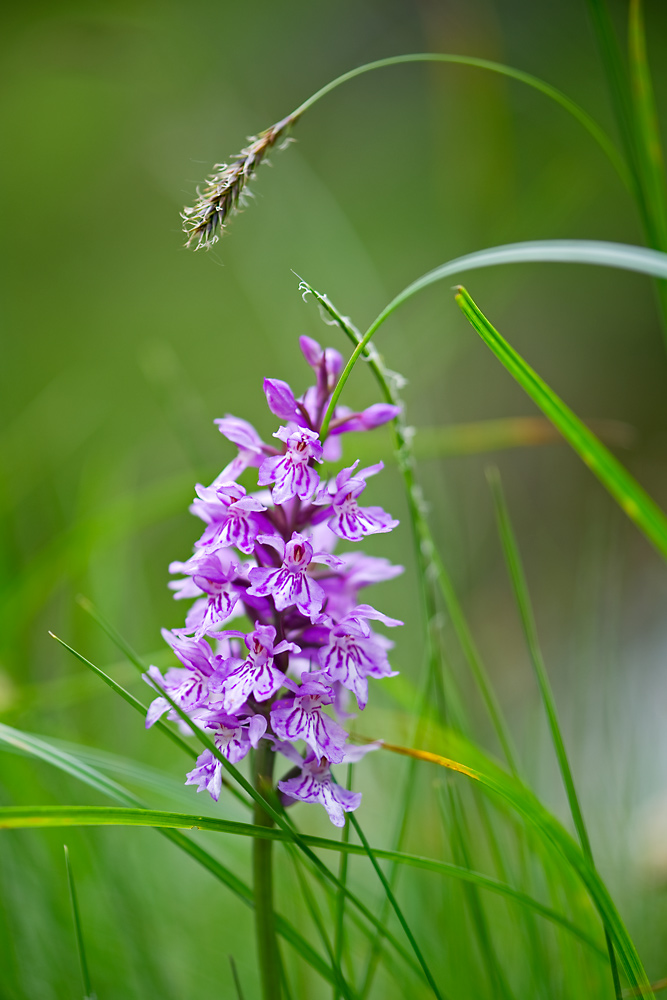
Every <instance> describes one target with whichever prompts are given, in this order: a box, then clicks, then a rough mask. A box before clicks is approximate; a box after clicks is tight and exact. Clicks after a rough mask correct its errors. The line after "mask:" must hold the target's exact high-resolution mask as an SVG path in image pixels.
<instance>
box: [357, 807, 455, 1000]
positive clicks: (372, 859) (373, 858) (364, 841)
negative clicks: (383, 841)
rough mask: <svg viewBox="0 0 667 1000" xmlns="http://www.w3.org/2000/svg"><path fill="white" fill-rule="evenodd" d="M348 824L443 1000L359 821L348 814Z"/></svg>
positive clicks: (436, 992) (433, 986) (420, 961)
mask: <svg viewBox="0 0 667 1000" xmlns="http://www.w3.org/2000/svg"><path fill="white" fill-rule="evenodd" d="M350 822H351V824H352V826H353V827H354V829H355V830H356V833H357V836H358V837H359V840H360V841H361V843H362V844H363V846H364V850H365V851H366V854H367V855H368V857H369V858H370V862H371V864H372V865H373V868H374V869H375V873H376V875H377V877H378V878H379V879H380V882H381V883H382V888H383V889H384V891H385V894H386V896H387V899H388V900H389V904H390V906H391V908H392V910H393V911H394V913H395V914H396V916H397V918H398V922H399V923H400V925H401V927H402V928H403V931H404V932H405V936H406V938H407V939H408V941H409V942H410V947H411V948H412V950H413V951H414V953H415V955H416V956H417V961H418V962H419V964H420V965H421V967H422V969H423V971H424V975H425V976H426V979H427V980H428V984H429V986H430V987H431V989H432V990H433V994H434V995H435V996H436V997H438V1000H444V994H442V993H441V992H440V990H439V988H438V984H437V983H436V981H435V979H434V978H433V974H432V972H431V970H430V969H429V967H428V964H427V962H426V959H425V958H424V955H423V953H422V950H421V948H420V947H419V945H418V943H417V939H416V937H415V936H414V934H413V933H412V931H411V930H410V925H409V924H408V922H407V920H406V919H405V916H404V914H403V911H402V910H401V907H400V906H399V903H398V900H397V899H396V897H395V895H394V893H393V892H392V889H391V886H390V885H389V882H388V881H387V876H386V875H385V873H384V872H383V871H382V869H381V868H380V865H379V864H378V860H377V858H376V856H375V852H374V851H373V848H372V847H371V845H370V844H369V843H368V840H367V839H366V835H365V833H364V832H363V830H362V829H361V826H360V824H359V821H358V819H357V817H356V816H355V815H354V813H350Z"/></svg>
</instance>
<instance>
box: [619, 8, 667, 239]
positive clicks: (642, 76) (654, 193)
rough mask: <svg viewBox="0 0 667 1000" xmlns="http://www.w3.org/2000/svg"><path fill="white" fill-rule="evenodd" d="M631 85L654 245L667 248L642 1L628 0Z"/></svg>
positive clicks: (662, 172)
mask: <svg viewBox="0 0 667 1000" xmlns="http://www.w3.org/2000/svg"><path fill="white" fill-rule="evenodd" d="M628 52H629V57H630V59H629V67H630V85H631V94H632V106H633V110H634V124H635V135H636V145H637V152H638V158H639V163H640V167H641V171H642V175H643V185H642V186H643V188H644V192H645V200H646V203H647V210H648V212H649V214H650V217H651V222H652V226H653V228H654V230H655V237H656V246H658V247H660V249H661V250H667V205H666V203H665V165H664V160H663V155H662V146H661V142H660V129H659V126H658V116H657V113H656V109H655V98H654V95H653V84H652V82H651V71H650V69H649V65H648V58H647V55H646V32H645V30H644V13H643V5H642V0H630V9H629V20H628Z"/></svg>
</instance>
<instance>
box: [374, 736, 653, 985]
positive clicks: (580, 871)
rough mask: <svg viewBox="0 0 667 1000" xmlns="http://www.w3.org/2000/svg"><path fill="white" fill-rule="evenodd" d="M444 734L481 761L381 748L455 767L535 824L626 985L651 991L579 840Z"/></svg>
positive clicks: (455, 748)
mask: <svg viewBox="0 0 667 1000" xmlns="http://www.w3.org/2000/svg"><path fill="white" fill-rule="evenodd" d="M447 739H448V742H449V744H450V745H451V748H452V751H451V752H453V753H455V754H456V755H457V756H460V755H461V753H462V752H463V753H466V752H467V753H468V754H470V755H471V756H473V758H476V759H478V760H479V761H481V766H475V767H474V768H473V767H471V766H469V765H467V764H462V763H459V762H458V761H457V760H455V759H453V758H450V757H444V756H442V755H441V754H436V753H431V752H430V751H425V750H416V749H413V748H412V747H400V746H394V745H392V744H388V743H384V744H383V747H382V749H384V750H389V751H390V752H393V753H399V754H403V755H404V756H408V757H414V758H416V759H417V760H423V761H429V762H431V763H433V764H437V765H439V766H440V767H446V768H448V769H449V770H452V771H457V772H458V773H460V774H464V775H465V776H466V777H468V778H470V779H472V780H473V781H476V782H479V784H480V786H481V787H483V788H485V789H487V790H489V791H491V792H493V793H494V794H496V795H498V796H500V797H501V798H502V799H504V800H505V801H506V802H508V803H509V804H510V805H511V806H512V807H513V808H514V809H515V810H516V811H517V812H518V813H519V814H520V815H521V816H523V818H524V819H525V820H526V821H527V822H528V823H530V824H531V826H533V827H534V828H535V830H536V831H537V832H538V833H539V835H540V837H541V838H542V839H543V840H544V841H547V842H549V843H550V844H551V845H552V846H553V847H554V848H555V849H556V850H557V852H558V853H559V854H560V855H561V857H563V858H564V859H565V861H567V863H568V864H569V865H570V867H571V868H572V869H573V870H574V871H575V872H576V873H577V875H578V876H579V878H580V879H581V881H582V882H583V884H584V885H585V887H586V889H587V891H588V894H589V896H590V898H591V900H592V902H593V904H594V905H595V908H596V909H597V911H598V913H599V915H600V918H601V920H602V923H603V926H604V927H606V929H607V930H608V932H609V934H610V936H611V938H612V940H613V942H614V947H615V948H616V951H617V953H618V956H619V958H620V960H621V964H622V966H623V970H624V972H625V974H626V976H627V978H628V981H629V983H630V985H631V986H632V987H636V988H637V989H639V990H641V991H642V992H641V994H640V995H642V996H647V997H652V996H653V993H652V992H651V986H650V983H649V981H648V978H647V976H646V972H645V971H644V967H643V965H642V962H641V959H640V958H639V955H638V954H637V950H636V948H635V946H634V944H633V942H632V939H631V938H630V935H629V934H628V932H627V929H626V927H625V925H624V923H623V921H622V919H621V917H620V915H619V913H618V910H617V909H616V907H615V905H614V903H613V901H612V899H611V896H610V895H609V892H608V890H607V888H606V886H605V885H604V883H603V881H602V879H601V878H600V876H599V875H598V873H597V871H596V870H595V868H593V867H592V865H591V864H590V862H589V861H588V859H587V858H586V857H585V855H584V853H583V851H582V850H581V848H580V847H579V845H578V844H576V843H575V841H574V840H573V839H572V837H571V836H570V835H569V833H567V831H566V830H565V829H564V828H563V826H562V825H561V824H560V823H559V822H558V820H557V819H556V818H555V817H554V816H552V815H551V813H549V811H548V810H547V809H545V807H544V806H543V805H542V803H541V802H540V801H539V799H537V798H536V796H535V795H534V794H533V793H532V792H531V791H530V789H528V788H527V787H526V786H525V785H523V784H522V783H521V782H520V781H518V780H517V779H516V778H515V777H513V776H511V775H509V774H507V773H506V772H504V771H503V770H502V769H501V768H500V767H498V765H496V764H494V763H493V761H491V760H490V758H488V757H485V756H484V755H483V754H482V753H481V752H480V751H479V750H478V749H477V748H472V747H471V746H470V745H469V744H466V743H465V741H464V740H462V739H461V738H460V737H458V736H456V734H453V733H449V734H448V736H447Z"/></svg>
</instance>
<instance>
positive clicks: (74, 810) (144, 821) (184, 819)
mask: <svg viewBox="0 0 667 1000" xmlns="http://www.w3.org/2000/svg"><path fill="white" fill-rule="evenodd" d="M384 746H385V749H387V750H391V751H392V752H394V753H401V754H404V755H406V756H411V757H413V758H415V759H417V760H427V761H430V762H435V763H437V764H441V765H442V762H443V761H444V760H445V758H443V757H441V756H439V755H437V754H428V753H426V752H424V751H419V750H411V749H407V748H404V747H395V746H393V745H391V744H385V745H384ZM442 766H449V767H454V769H456V770H460V771H461V773H464V774H468V775H469V776H475V774H476V772H474V771H472V770H471V769H469V768H465V767H464V766H463V765H455V762H454V761H448V763H447V764H444V765H442ZM62 826H141V827H143V826H150V827H155V828H158V829H160V828H162V829H164V828H166V829H181V830H211V831H214V832H217V833H226V834H230V835H232V836H241V837H262V838H265V839H270V840H278V841H287V842H288V843H289V839H288V838H287V837H286V836H285V833H284V832H283V831H282V830H277V829H276V828H275V827H260V826H254V825H252V824H250V823H238V822H236V821H234V820H224V819H217V818H216V817H212V816H197V815H190V814H187V813H171V812H165V811H163V810H156V809H136V808H135V809H131V808H117V807H112V806H5V807H0V830H2V829H8V830H9V829H11V830H15V829H24V828H30V829H36V828H37V829H38V828H42V827H44V828H45V827H62ZM303 837H304V840H305V841H306V842H307V843H308V844H309V845H310V846H311V847H313V848H316V849H318V850H325V851H338V852H342V851H344V852H345V853H346V854H355V855H362V856H365V855H366V854H367V852H366V849H365V847H364V846H363V845H361V844H353V843H345V842H344V841H340V840H328V839H326V838H324V837H312V836H308V835H306V834H304V835H303ZM188 843H191V842H190V841H188ZM194 846H196V845H194ZM372 850H373V854H374V855H375V857H376V858H379V859H381V860H386V861H392V862H396V863H397V864H404V865H408V866H409V867H411V868H420V869H422V870H424V871H431V872H434V873H436V874H439V875H444V876H447V877H451V878H456V879H459V880H461V881H464V882H470V883H471V884H473V885H477V886H479V887H480V888H481V889H486V890H488V891H490V892H493V893H496V894H497V895H500V896H504V897H506V898H507V899H511V900H513V901H514V902H516V903H518V904H519V905H520V906H525V907H527V908H528V909H531V910H533V911H534V912H535V913H538V914H539V915H540V916H542V917H544V918H545V919H546V920H550V921H551V922H552V923H555V924H558V925H559V926H560V927H562V928H564V929H565V930H567V931H569V932H570V933H571V934H573V935H574V936H575V937H577V938H578V939H579V940H580V941H581V942H582V943H583V944H586V945H587V946H588V947H589V948H591V949H592V950H593V951H594V952H596V953H597V954H598V955H600V956H602V957H604V958H606V953H605V952H604V951H603V950H602V949H601V948H600V946H599V945H598V944H597V942H596V941H595V940H594V939H593V938H591V937H590V936H589V935H588V934H586V932H585V931H583V930H581V928H579V927H577V926H576V925H575V924H573V923H572V921H570V920H569V919H568V918H567V917H565V916H563V915H562V914H560V913H557V912H556V911H555V910H552V909H550V908H549V907H548V906H545V905H544V904H542V903H540V902H538V900H536V899H533V898H532V897H531V896H528V895H526V893H524V892H521V891H520V890H519V889H514V888H513V887H512V886H509V885H506V884H505V883H503V882H500V881H498V880H497V879H495V878H492V877H490V876H488V875H481V874H480V873H479V872H474V871H470V870H469V869H467V868H460V867H458V866H457V865H452V864H449V863H448V862H446V861H437V860H435V859H433V858H423V857H420V856H419V855H414V854H404V853H401V852H398V851H387V850H383V849H381V848H377V847H374V848H373V849H372ZM242 885H243V883H240V882H239V883H238V884H237V886H236V889H235V891H236V892H237V895H240V896H242V897H243V896H244V890H243V889H242V888H241V887H242ZM246 891H247V892H248V893H249V894H250V897H252V890H251V889H249V888H247V889H246ZM330 981H331V982H333V979H331V980H330Z"/></svg>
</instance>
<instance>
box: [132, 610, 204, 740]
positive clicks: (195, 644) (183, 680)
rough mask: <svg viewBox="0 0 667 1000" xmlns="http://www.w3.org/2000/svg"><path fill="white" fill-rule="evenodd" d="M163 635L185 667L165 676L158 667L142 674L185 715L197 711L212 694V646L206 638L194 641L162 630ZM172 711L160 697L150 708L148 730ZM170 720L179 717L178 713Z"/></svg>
mask: <svg viewBox="0 0 667 1000" xmlns="http://www.w3.org/2000/svg"><path fill="white" fill-rule="evenodd" d="M162 636H163V638H164V640H165V641H166V642H168V643H169V645H170V646H171V647H172V649H173V650H174V652H175V653H176V656H177V657H178V658H179V660H180V661H181V663H182V664H183V667H172V668H171V669H169V670H168V671H167V673H166V675H165V676H164V677H163V676H162V674H161V673H160V671H159V670H158V668H157V667H154V666H150V667H149V668H148V670H147V671H146V673H145V674H144V675H143V677H144V680H145V681H146V683H147V684H149V685H150V686H151V687H152V688H157V690H158V691H161V692H162V691H164V692H166V694H168V695H169V697H170V698H171V700H172V701H173V702H175V704H176V705H178V707H179V708H180V709H182V711H184V712H188V713H190V712H192V711H193V710H194V709H197V708H198V707H199V706H200V705H201V704H202V702H204V700H205V698H206V696H207V695H208V693H209V688H210V686H211V684H212V682H214V677H215V674H216V669H217V662H216V660H215V657H214V655H213V652H212V650H211V647H210V646H209V644H208V643H207V642H206V640H205V639H200V640H194V639H185V638H183V637H181V636H176V635H174V634H173V633H172V632H168V631H167V629H162ZM169 708H171V705H170V703H169V701H168V700H167V699H166V698H165V697H164V696H163V695H161V696H160V697H159V698H156V699H155V700H154V701H152V702H151V704H150V705H149V706H148V712H147V715H146V728H147V729H149V728H150V727H151V726H152V725H153V723H155V722H157V720H158V719H159V718H160V716H162V715H164V713H165V712H166V711H167V710H168V709H169ZM171 717H175V718H178V717H179V716H178V714H177V713H172V716H171Z"/></svg>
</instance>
